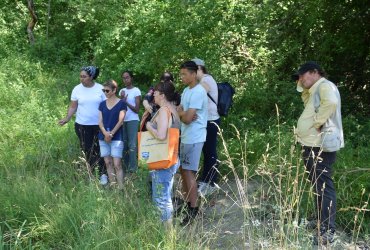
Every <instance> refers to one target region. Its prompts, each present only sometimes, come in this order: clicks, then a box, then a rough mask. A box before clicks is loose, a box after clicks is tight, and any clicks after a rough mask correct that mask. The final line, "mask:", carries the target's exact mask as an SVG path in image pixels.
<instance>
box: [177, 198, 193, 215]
mask: <svg viewBox="0 0 370 250" xmlns="http://www.w3.org/2000/svg"><path fill="white" fill-rule="evenodd" d="M181 201H182V202H181ZM181 201H178V202H174V205H175V207H176V209H175V211H174V212H173V216H174V217H179V216H180V215H181V214H183V213H186V212H187V211H188V207H190V204H189V203H190V202H188V203H186V202H185V201H183V200H181Z"/></svg>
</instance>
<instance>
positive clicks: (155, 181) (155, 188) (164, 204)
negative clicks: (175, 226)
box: [150, 161, 180, 222]
mask: <svg viewBox="0 0 370 250" xmlns="http://www.w3.org/2000/svg"><path fill="white" fill-rule="evenodd" d="M179 165H180V164H179V161H178V162H177V163H176V164H175V165H173V166H172V167H170V168H167V169H161V170H152V171H150V175H151V177H152V198H153V202H154V204H155V205H156V206H157V207H158V208H159V210H160V212H161V220H162V221H163V222H164V221H167V220H169V219H171V218H172V212H173V205H172V199H171V194H172V186H173V178H174V176H175V173H176V171H177V169H178V168H179Z"/></svg>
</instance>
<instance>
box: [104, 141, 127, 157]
mask: <svg viewBox="0 0 370 250" xmlns="http://www.w3.org/2000/svg"><path fill="white" fill-rule="evenodd" d="M99 145H100V156H101V157H106V156H112V157H114V158H122V152H123V141H111V142H110V143H107V142H106V141H103V140H99Z"/></svg>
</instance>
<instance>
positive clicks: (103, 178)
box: [100, 174, 108, 186]
mask: <svg viewBox="0 0 370 250" xmlns="http://www.w3.org/2000/svg"><path fill="white" fill-rule="evenodd" d="M100 184H102V185H103V186H105V185H107V184H108V176H107V175H106V174H102V175H101V176H100Z"/></svg>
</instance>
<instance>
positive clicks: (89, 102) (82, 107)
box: [71, 82, 107, 125]
mask: <svg viewBox="0 0 370 250" xmlns="http://www.w3.org/2000/svg"><path fill="white" fill-rule="evenodd" d="M102 89H103V86H102V85H101V84H99V83H96V82H95V83H94V86H92V87H90V88H87V87H85V86H84V85H82V83H80V84H78V85H77V86H76V87H74V88H73V90H72V95H71V101H77V104H78V105H77V112H76V123H78V124H81V125H98V123H99V104H100V103H101V102H102V101H104V100H105V99H107V98H106V96H105V94H104V92H103V91H102Z"/></svg>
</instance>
